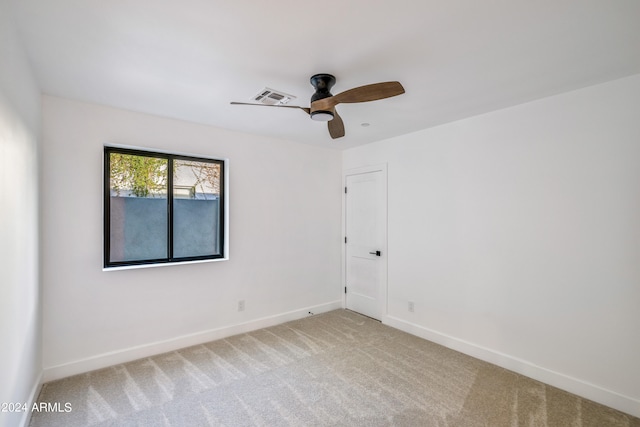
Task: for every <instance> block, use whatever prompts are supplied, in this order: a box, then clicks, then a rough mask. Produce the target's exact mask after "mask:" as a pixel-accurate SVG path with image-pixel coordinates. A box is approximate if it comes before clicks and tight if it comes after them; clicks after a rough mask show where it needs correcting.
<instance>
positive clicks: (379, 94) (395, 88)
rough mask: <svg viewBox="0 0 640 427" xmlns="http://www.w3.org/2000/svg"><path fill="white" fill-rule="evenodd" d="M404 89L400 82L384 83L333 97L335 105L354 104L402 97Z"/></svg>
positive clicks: (362, 87) (366, 86) (347, 91)
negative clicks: (397, 96)
mask: <svg viewBox="0 0 640 427" xmlns="http://www.w3.org/2000/svg"><path fill="white" fill-rule="evenodd" d="M403 93H404V88H403V87H402V85H401V84H400V82H383V83H374V84H370V85H365V86H360V87H355V88H353V89H349V90H345V91H344V92H341V93H339V94H337V95H334V96H333V99H334V101H333V102H335V104H334V105H337V104H341V103H352V102H369V101H377V100H378V99H385V98H391V97H392V96H396V95H402V94H403Z"/></svg>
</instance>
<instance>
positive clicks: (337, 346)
mask: <svg viewBox="0 0 640 427" xmlns="http://www.w3.org/2000/svg"><path fill="white" fill-rule="evenodd" d="M39 401H40V402H50V403H55V402H58V403H60V407H62V408H64V404H65V403H67V402H68V403H70V404H71V408H72V410H71V412H67V413H64V412H59V413H51V412H42V413H38V412H36V413H34V414H33V416H32V419H31V424H30V425H31V426H33V427H39V426H47V427H53V426H64V427H75V426H118V427H121V426H154V427H155V426H222V425H224V426H443V427H444V426H489V427H496V426H562V427H564V426H576V427H579V426H593V427H606V426H632V427H640V419H638V418H633V417H631V416H628V415H625V414H623V413H620V412H618V411H615V410H613V409H610V408H607V407H605V406H602V405H599V404H596V403H593V402H591V401H588V400H585V399H581V398H579V397H577V396H574V395H571V394H569V393H566V392H563V391H560V390H558V389H556V388H554V387H550V386H547V385H545V384H542V383H539V382H537V381H534V380H531V379H529V378H526V377H523V376H521V375H518V374H515V373H513V372H510V371H507V370H505V369H502V368H499V367H496V366H493V365H490V364H488V363H485V362H482V361H479V360H477V359H474V358H472V357H469V356H465V355H463V354H461V353H457V352H455V351H452V350H449V349H446V348H444V347H442V346H439V345H437V344H434V343H431V342H429V341H425V340H423V339H420V338H417V337H414V336H412V335H409V334H406V333H403V332H400V331H398V330H395V329H393V328H390V327H387V326H385V325H382V324H380V323H379V322H376V321H374V320H371V319H369V318H366V317H363V316H360V315H358V314H355V313H353V312H349V311H345V310H337V311H332V312H330V313H325V314H320V315H316V316H310V317H307V318H305V319H302V320H297V321H294V322H289V323H285V324H282V325H278V326H274V327H270V328H266V329H262V330H258V331H255V332H251V333H247V334H242V335H237V336H234V337H230V338H227V339H223V340H219V341H213V342H210V343H206V344H203V345H198V346H194V347H189V348H185V349H182V350H179V351H174V352H170V353H166V354H161V355H158V356H154V357H149V358H146V359H141V360H138V361H134V362H131V363H127V364H123V365H117V366H113V367H110V368H106V369H102V370H99V371H95V372H89V373H86V374H82V375H77V376H74V377H70V378H66V379H62V380H59V381H54V382H50V383H47V384H45V385H44V387H43V389H42V392H41V394H40V396H39Z"/></svg>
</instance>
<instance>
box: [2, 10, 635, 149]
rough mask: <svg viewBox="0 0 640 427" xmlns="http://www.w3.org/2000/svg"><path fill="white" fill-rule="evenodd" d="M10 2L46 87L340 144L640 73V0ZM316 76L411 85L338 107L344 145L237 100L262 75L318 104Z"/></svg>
mask: <svg viewBox="0 0 640 427" xmlns="http://www.w3.org/2000/svg"><path fill="white" fill-rule="evenodd" d="M11 1H12V6H13V8H14V12H15V22H16V26H17V28H18V30H19V32H20V35H21V38H22V40H23V43H24V46H25V48H26V50H27V53H28V55H29V56H30V59H31V62H32V65H33V67H34V70H35V74H36V78H37V79H38V81H39V84H40V85H41V88H42V90H43V92H45V93H48V94H52V95H57V96H62V97H67V98H73V99H79V100H83V101H90V102H96V103H100V104H106V105H110V106H115V107H120V108H125V109H130V110H135V111H141V112H146V113H151V114H157V115H161V116H166V117H172V118H177V119H182V120H188V121H193V122H197V123H204V124H208V125H213V126H217V127H222V128H227V129H234V130H239V131H243V132H250V133H256V134H260V135H268V136H272V137H277V138H285V139H289V140H294V141H299V142H303V143H309V144H318V145H323V146H332V147H336V148H340V149H343V148H348V147H353V146H356V145H360V144H364V143H368V142H372V141H376V140H381V139H386V138H389V137H392V136H396V135H401V134H405V133H409V132H413V131H417V130H420V129H424V128H427V127H431V126H435V125H438V124H442V123H446V122H450V121H453V120H458V119H461V118H465V117H469V116H472V115H476V114H481V113H485V112H488V111H492V110H496V109H499V108H503V107H507V106H511V105H515V104H519V103H522V102H526V101H530V100H533V99H537V98H541V97H544V96H548V95H553V94H556V93H560V92H564V91H568V90H572V89H577V88H580V87H584V86H588V85H591V84H595V83H600V82H604V81H607V80H611V79H615V78H619V77H623V76H627V75H631V74H636V73H640V1H638V0H604V1H603V0H535V1H533V0H529V1H526V0H485V1H478V0H394V1H383V0H324V1H317V2H311V1H305V0H269V1H264V0H226V1H222V0H108V1H105V0H11ZM316 73H331V74H334V75H335V76H336V78H337V83H336V85H335V87H334V88H333V91H332V92H333V93H334V94H336V93H339V92H342V91H344V90H346V89H350V88H352V87H355V86H361V85H364V84H369V83H375V82H380V81H388V80H398V81H400V82H401V83H402V84H403V85H404V87H405V89H406V93H405V94H404V95H401V96H397V97H395V98H389V99H385V100H380V101H375V102H370V103H362V104H342V105H339V106H338V110H339V112H340V115H341V116H342V118H343V119H344V122H345V128H346V136H345V137H344V138H341V139H338V140H332V139H331V138H330V137H329V135H328V133H327V129H326V124H323V123H318V122H314V121H312V120H310V119H309V116H308V115H306V114H305V113H303V112H301V111H298V110H296V109H276V108H265V107H260V108H258V107H250V106H249V107H245V106H231V105H229V102H230V101H243V102H247V101H249V99H250V98H251V96H253V95H254V94H255V93H257V92H258V91H259V90H260V89H262V88H263V87H265V86H268V87H271V88H274V89H278V90H281V91H284V92H286V93H290V94H292V95H295V96H297V97H298V98H297V99H296V100H294V101H293V102H292V103H291V104H295V105H302V106H309V98H310V96H311V94H312V93H313V88H312V87H311V85H310V84H309V77H310V76H311V75H313V74H316ZM365 122H366V123H370V124H371V125H370V126H368V127H364V126H361V124H362V123H365Z"/></svg>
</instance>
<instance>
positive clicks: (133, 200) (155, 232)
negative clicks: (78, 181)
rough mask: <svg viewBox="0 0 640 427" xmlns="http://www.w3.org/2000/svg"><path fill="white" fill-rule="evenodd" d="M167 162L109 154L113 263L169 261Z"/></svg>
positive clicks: (111, 255) (111, 251) (110, 244)
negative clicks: (153, 260)
mask: <svg viewBox="0 0 640 427" xmlns="http://www.w3.org/2000/svg"><path fill="white" fill-rule="evenodd" d="M167 166H168V161H167V159H162V158H155V157H149V156H139V155H132V154H122V153H117V152H111V153H109V177H110V181H109V183H110V215H109V220H110V233H109V234H110V235H109V257H110V261H111V262H122V261H143V260H152V259H160V258H166V257H167V256H168V254H167V171H168V167H167Z"/></svg>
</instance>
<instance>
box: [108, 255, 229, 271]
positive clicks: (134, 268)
mask: <svg viewBox="0 0 640 427" xmlns="http://www.w3.org/2000/svg"><path fill="white" fill-rule="evenodd" d="M228 260H229V257H225V258H216V259H201V260H196V261H178V262H161V263H157V264H139V265H123V266H117V267H102V271H118V270H137V269H140V268H155V267H168V266H174V265H186V264H203V263H206V262H220V261H228Z"/></svg>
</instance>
